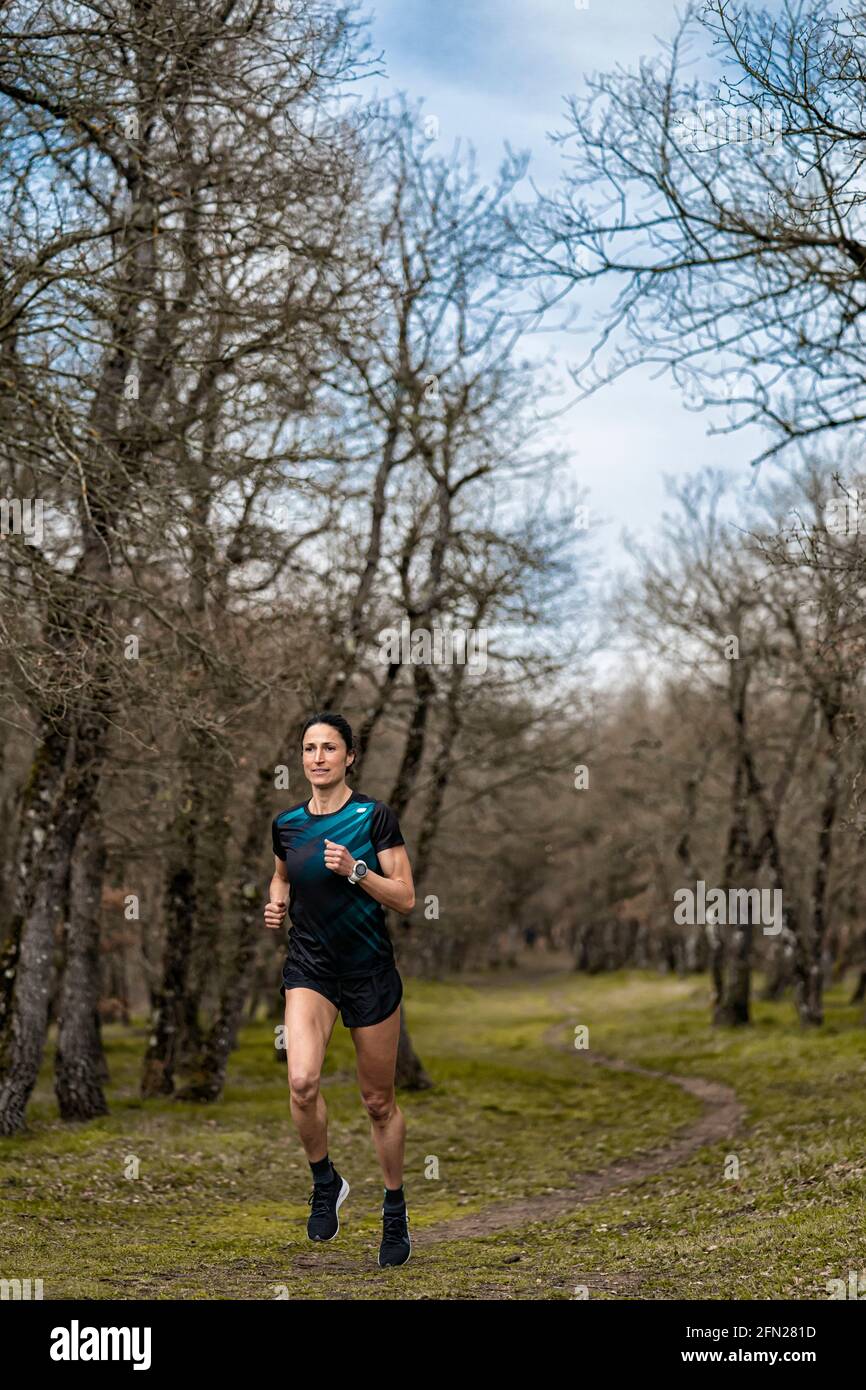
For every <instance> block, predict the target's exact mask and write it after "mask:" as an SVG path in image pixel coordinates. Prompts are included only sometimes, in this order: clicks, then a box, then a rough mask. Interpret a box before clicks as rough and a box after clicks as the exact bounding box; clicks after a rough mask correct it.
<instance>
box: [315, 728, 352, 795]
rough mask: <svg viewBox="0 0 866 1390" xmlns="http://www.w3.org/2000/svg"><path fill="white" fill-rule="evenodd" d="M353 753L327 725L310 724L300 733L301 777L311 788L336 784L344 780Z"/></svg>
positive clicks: (337, 733)
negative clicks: (301, 744) (304, 778)
mask: <svg viewBox="0 0 866 1390" xmlns="http://www.w3.org/2000/svg"><path fill="white" fill-rule="evenodd" d="M354 757H355V755H354V753H349V752H348V750H347V748H346V744H345V742H344V740H343V735H342V734H341V733H339V732H338V730H337V729H334V728H333V727H332V726H331V725H330V724H311V725H310V727H309V729H308V730H307V732H306V733H305V734H304V745H303V759H304V776H305V777H306V779H307V781H308V782H309V783H310V785H311V786H313V787H336V786H339V784H340V783H341V782H344V781H345V780H346V768H347V767H351V765H352V762H353V761H354Z"/></svg>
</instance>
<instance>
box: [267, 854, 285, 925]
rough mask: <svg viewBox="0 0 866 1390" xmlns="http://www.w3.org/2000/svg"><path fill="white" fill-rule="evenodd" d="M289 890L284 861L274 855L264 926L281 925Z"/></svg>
mask: <svg viewBox="0 0 866 1390" xmlns="http://www.w3.org/2000/svg"><path fill="white" fill-rule="evenodd" d="M289 892H290V884H289V875H288V874H287V873H286V865H285V861H284V860H282V859H278V858H277V856H276V855H274V876H273V878H272V879H271V890H270V902H269V903H268V905H267V907H266V908H265V926H266V927H272V928H276V927H281V926H282V925H283V920H284V918H285V915H286V903H287V902H288V900H289Z"/></svg>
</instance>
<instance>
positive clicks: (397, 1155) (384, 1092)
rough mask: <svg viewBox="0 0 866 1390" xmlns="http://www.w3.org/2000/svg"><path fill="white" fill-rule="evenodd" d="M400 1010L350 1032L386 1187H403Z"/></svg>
mask: <svg viewBox="0 0 866 1390" xmlns="http://www.w3.org/2000/svg"><path fill="white" fill-rule="evenodd" d="M400 1008H401V1005H400V1004H398V1005H397V1007H396V1009H395V1010H394V1012H393V1013H392V1014H391V1015H390V1017H388V1018H386V1019H383V1020H382V1022H381V1023H374V1024H371V1025H370V1027H368V1028H350V1029H349V1031H350V1033H351V1034H352V1041H353V1043H354V1044H355V1056H356V1058H357V1062H358V1083H359V1085H360V1088H361V1099H362V1100H363V1102H364V1105H365V1107H366V1110H367V1113H368V1115H369V1116H370V1129H371V1133H372V1136H373V1143H374V1145H375V1148H376V1153H377V1155H378V1158H379V1163H380V1164H381V1167H382V1172H383V1174H384V1177H385V1186H386V1187H390V1188H395V1187H401V1186H402V1185H403V1150H404V1146H405V1142H406V1121H405V1120H404V1118H403V1112H402V1110H401V1109H400V1107H399V1106H398V1104H397V1098H396V1095H395V1093H394V1074H395V1072H396V1069H397V1044H398V1042H399V1041H400Z"/></svg>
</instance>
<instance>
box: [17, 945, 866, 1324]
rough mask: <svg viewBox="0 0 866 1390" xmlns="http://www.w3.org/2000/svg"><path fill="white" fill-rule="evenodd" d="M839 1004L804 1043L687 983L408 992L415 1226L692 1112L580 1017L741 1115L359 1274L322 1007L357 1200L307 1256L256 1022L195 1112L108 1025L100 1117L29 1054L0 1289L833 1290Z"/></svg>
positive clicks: (848, 1084) (328, 1084) (628, 1142)
mask: <svg viewBox="0 0 866 1390" xmlns="http://www.w3.org/2000/svg"><path fill="white" fill-rule="evenodd" d="M845 999H846V990H845V989H844V988H843V987H836V988H834V989H833V990H831V991H830V992H829V994H828V997H827V1020H828V1021H827V1023H826V1025H825V1027H824V1028H823V1029H822V1030H819V1031H814V1032H803V1031H802V1030H801V1029H800V1028H799V1026H798V1024H797V1022H796V1020H795V1018H794V1013H793V1009H792V1006H791V1004H790V1002H789V1001H785V1002H782V1003H775V1004H763V1003H758V1004H757V1005H756V1008H755V1026H754V1027H753V1028H751V1029H741V1030H736V1031H718V1030H714V1029H712V1028H711V1027H710V1026H709V1023H708V1008H707V983H706V980H703V979H695V978H690V979H688V980H679V979H675V978H669V977H662V978H660V977H658V976H656V975H652V974H650V973H648V972H638V971H629V972H621V973H618V974H616V975H611V976H603V977H595V978H592V979H589V978H587V977H583V976H576V975H572V974H568V973H557V974H554V973H548V974H541V973H540V972H539V971H538V970H537V969H536V970H535V972H534V973H528V972H520V973H515V974H510V975H493V976H490V977H488V978H486V979H482V978H476V977H473V978H472V979H471V981H469V982H467V981H465V980H457V981H455V982H453V983H452V982H449V983H431V982H424V981H413V980H407V981H406V1007H407V1017H408V1021H409V1026H410V1030H411V1033H412V1037H413V1040H414V1042H415V1046H416V1048H417V1050H418V1052H419V1053H420V1055H421V1057H422V1059H423V1061H424V1063H425V1066H426V1067H427V1070H428V1072H429V1073H430V1075H431V1077H432V1078H433V1080H434V1081H435V1087H434V1089H432V1090H430V1091H425V1092H420V1093H405V1092H400V1093H399V1095H398V1098H399V1103H400V1106H401V1108H402V1110H403V1112H404V1114H405V1116H406V1121H407V1126H408V1137H407V1151H406V1174H405V1188H406V1193H407V1199H408V1202H409V1209H410V1218H411V1223H412V1228H413V1230H414V1231H416V1232H417V1231H420V1230H422V1229H424V1228H426V1227H431V1226H434V1225H436V1224H437V1223H439V1222H441V1221H444V1220H449V1219H451V1218H453V1217H455V1216H460V1215H463V1214H468V1213H472V1212H477V1211H481V1210H482V1209H483V1208H484V1207H485V1206H487V1205H489V1204H490V1203H491V1202H495V1201H499V1200H502V1199H509V1200H512V1201H514V1200H521V1199H531V1198H532V1197H533V1196H535V1195H537V1194H543V1193H545V1192H546V1191H548V1190H550V1189H555V1188H557V1187H561V1186H564V1185H567V1183H568V1181H569V1179H570V1178H571V1177H573V1176H574V1175H576V1174H579V1173H581V1172H585V1171H587V1170H591V1169H596V1168H599V1167H603V1166H606V1165H607V1164H609V1163H610V1162H612V1161H614V1160H617V1159H627V1158H628V1157H629V1156H631V1155H634V1154H636V1153H638V1152H640V1151H641V1150H646V1149H649V1148H652V1147H654V1146H655V1145H657V1144H659V1143H662V1142H664V1140H665V1139H666V1138H668V1137H669V1136H671V1135H672V1134H673V1133H674V1132H675V1131H677V1130H678V1129H680V1128H681V1127H682V1126H686V1125H688V1124H689V1123H691V1122H693V1121H694V1120H695V1119H696V1118H697V1117H698V1116H699V1115H700V1114H701V1113H702V1107H701V1105H700V1103H699V1102H698V1101H697V1100H696V1099H694V1098H693V1097H691V1096H688V1095H686V1094H685V1093H684V1092H683V1091H681V1090H680V1088H679V1087H677V1086H675V1085H673V1084H672V1083H670V1082H667V1081H664V1080H657V1079H654V1078H650V1077H642V1076H633V1075H630V1074H628V1073H620V1072H614V1071H609V1070H606V1069H603V1068H599V1067H593V1066H591V1065H589V1064H588V1063H587V1061H586V1059H585V1058H583V1057H582V1056H581V1054H580V1053H579V1052H577V1051H576V1050H575V1049H574V1047H573V1045H572V1043H571V1039H572V1030H573V1026H574V1024H575V1023H578V1022H581V1023H587V1024H588V1025H589V1028H590V1043H591V1047H592V1049H593V1050H596V1051H598V1052H601V1053H603V1054H606V1055H608V1056H615V1057H622V1058H625V1059H628V1060H630V1061H633V1062H638V1063H640V1064H641V1065H643V1066H646V1067H649V1068H652V1069H657V1070H662V1071H672V1072H676V1073H678V1074H680V1075H697V1076H704V1077H709V1078H713V1079H716V1080H718V1081H723V1082H726V1083H727V1084H729V1085H732V1086H733V1087H734V1088H735V1090H736V1091H737V1094H738V1096H739V1097H740V1099H741V1100H742V1101H743V1102H744V1104H745V1106H746V1112H747V1113H746V1119H745V1125H744V1129H743V1130H742V1131H741V1133H740V1134H739V1135H738V1137H737V1138H736V1139H735V1140H734V1141H733V1143H731V1144H727V1143H721V1144H716V1145H713V1146H711V1147H709V1148H705V1149H702V1150H701V1151H700V1152H699V1153H697V1154H696V1155H694V1156H693V1157H692V1158H691V1159H690V1160H689V1161H687V1162H686V1163H684V1164H682V1165H681V1166H679V1167H677V1168H676V1169H673V1170H666V1171H665V1172H663V1173H661V1174H659V1175H657V1176H655V1177H653V1178H651V1179H648V1180H646V1179H645V1180H643V1181H641V1182H640V1183H638V1184H633V1185H630V1186H623V1187H622V1188H621V1189H618V1190H617V1191H616V1192H615V1193H612V1194H610V1195H608V1196H606V1197H603V1198H601V1199H598V1200H594V1201H592V1202H591V1203H585V1204H583V1205H582V1206H580V1207H579V1209H578V1210H576V1211H574V1212H573V1213H571V1214H570V1215H568V1216H567V1217H560V1218H557V1219H555V1220H549V1221H544V1222H541V1221H537V1220H536V1221H532V1220H531V1219H530V1218H531V1215H532V1212H531V1208H530V1209H529V1210H528V1211H527V1214H526V1215H527V1219H526V1220H525V1221H524V1222H523V1223H522V1224H520V1225H519V1226H518V1227H516V1228H514V1229H511V1230H507V1231H503V1232H501V1233H498V1234H496V1235H491V1236H487V1237H484V1238H482V1239H477V1238H474V1239H460V1240H454V1239H451V1240H448V1241H442V1242H439V1243H437V1244H435V1245H431V1246H429V1247H424V1248H420V1247H419V1248H418V1249H417V1250H416V1251H415V1252H414V1253H413V1256H412V1259H411V1260H410V1262H409V1264H407V1265H406V1266H404V1267H403V1268H401V1269H397V1270H379V1269H378V1268H377V1266H376V1249H377V1245H378V1238H379V1234H380V1208H381V1198H382V1178H381V1173H380V1171H379V1168H378V1164H377V1162H376V1159H375V1155H374V1151H373V1148H372V1144H371V1141H370V1134H369V1120H368V1118H367V1115H366V1113H365V1111H364V1110H363V1107H362V1104H361V1101H360V1097H359V1095H358V1090H357V1083H356V1080H355V1074H354V1053H353V1049H352V1045H351V1039H350V1036H349V1033H348V1032H347V1031H346V1030H345V1029H344V1028H343V1027H342V1024H341V1023H340V1022H339V1021H338V1023H337V1026H336V1029H335V1031H334V1036H333V1039H332V1042H331V1047H330V1050H329V1054H328V1058H327V1062H326V1069H325V1084H324V1087H323V1092H324V1095H325V1098H326V1101H327V1105H328V1111H329V1150H330V1153H331V1155H332V1157H333V1158H334V1159H335V1161H336V1162H337V1164H338V1166H339V1168H340V1170H341V1171H342V1172H343V1173H344V1174H345V1175H346V1176H347V1177H348V1179H349V1181H350V1183H351V1186H352V1191H351V1195H350V1197H349V1199H348V1201H347V1202H346V1204H345V1205H344V1207H343V1208H342V1210H341V1230H340V1235H339V1237H338V1239H337V1240H336V1241H335V1242H333V1244H329V1245H327V1246H324V1247H319V1246H313V1245H311V1244H310V1243H309V1242H308V1241H307V1240H306V1237H305V1223H306V1218H307V1214H308V1207H307V1204H306V1198H307V1195H308V1193H309V1190H310V1174H309V1168H308V1165H307V1161H306V1158H305V1156H304V1153H303V1150H302V1148H301V1145H300V1142H299V1140H298V1139H297V1136H296V1134H295V1131H294V1127H293V1126H292V1124H291V1119H290V1115H289V1108H288V1092H287V1086H286V1077H285V1070H284V1068H283V1067H282V1066H281V1065H280V1064H279V1063H278V1061H277V1060H276V1055H275V1053H274V1048H273V1036H274V1035H273V1029H272V1025H271V1024H270V1023H267V1022H263V1023H261V1024H257V1025H254V1026H250V1027H247V1028H246V1029H245V1030H244V1032H243V1035H242V1038H241V1046H240V1048H239V1049H238V1051H237V1052H236V1053H235V1054H234V1055H233V1058H232V1063H231V1068H230V1084H229V1086H228V1087H227V1089H226V1093H225V1097H224V1099H223V1100H222V1101H221V1102H220V1103H219V1104H217V1105H213V1106H207V1105H189V1104H183V1103H181V1102H178V1101H174V1100H160V1101H148V1102H146V1103H143V1102H141V1101H140V1100H139V1098H138V1080H139V1073H140V1062H141V1056H142V1052H143V1048H144V1045H145V1039H146V1029H145V1027H144V1024H143V1023H142V1026H140V1027H135V1028H131V1029H125V1028H123V1027H122V1026H121V1025H111V1026H109V1027H107V1028H106V1029H105V1030H104V1033H105V1044H106V1051H107V1056H108V1062H109V1066H110V1069H111V1081H110V1083H109V1085H108V1088H107V1093H108V1098H109V1104H110V1106H111V1114H110V1115H109V1116H106V1117H104V1118H102V1119H100V1120H94V1121H90V1122H88V1123H86V1124H78V1125H65V1124H63V1123H61V1122H60V1121H59V1120H58V1119H57V1116H56V1106H55V1103H54V1097H53V1090H52V1072H51V1059H50V1057H48V1058H46V1063H45V1066H44V1068H43V1071H42V1075H41V1077H40V1083H39V1087H38V1089H37V1092H36V1095H35V1097H34V1100H33V1103H32V1105H31V1107H30V1111H29V1113H28V1124H29V1129H28V1132H27V1133H26V1134H24V1135H22V1136H21V1137H18V1138H15V1139H3V1140H0V1193H2V1201H0V1252H2V1255H0V1277H3V1278H15V1277H18V1278H28V1277H29V1278H42V1280H43V1285H44V1296H45V1298H46V1299H49V1298H95V1299H98V1298H117V1297H121V1298H123V1297H145V1298H172V1299H176V1298H193V1299H212V1298H218V1299H219V1298H227V1299H236V1298H256V1299H262V1298H269V1299H270V1298H275V1297H278V1296H280V1295H282V1296H285V1295H288V1297H290V1298H335V1297H336V1298H422V1299H423V1298H449V1299H472V1298H485V1297H494V1298H543V1299H550V1298H574V1297H575V1296H576V1290H579V1289H580V1288H581V1286H585V1287H586V1288H588V1289H589V1290H590V1296H591V1297H593V1298H598V1297H601V1298H616V1297H622V1296H630V1297H638V1298H647V1299H667V1298H699V1299H727V1298H735V1299H755V1298H806V1299H808V1298H826V1297H827V1292H826V1281H827V1280H828V1279H829V1278H843V1279H845V1278H847V1272H848V1270H849V1269H856V1270H861V1269H863V1270H866V1231H864V1227H863V1222H862V1182H863V1176H864V1172H866V1156H864V1155H866V1143H864V1140H866V1088H864V1086H863V1080H864V1074H866V1048H864V1032H863V1027H862V1022H861V1017H860V1010H859V1009H857V1008H851V1007H849V1006H847V1005H846V1003H845ZM557 1042H558V1043H559V1044H560V1045H559V1046H557V1045H556V1044H557ZM562 1044H565V1046H562ZM52 1045H53V1042H52ZM729 1153H732V1154H733V1155H735V1156H736V1158H737V1160H738V1162H739V1176H738V1178H737V1180H735V1181H732V1180H730V1179H726V1178H725V1176H724V1165H725V1159H726V1156H727V1155H728V1154H729ZM864 1292H866V1279H864Z"/></svg>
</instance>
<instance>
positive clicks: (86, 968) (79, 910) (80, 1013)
mask: <svg viewBox="0 0 866 1390" xmlns="http://www.w3.org/2000/svg"><path fill="white" fill-rule="evenodd" d="M105 857H106V856H105V844H104V841H103V837H102V827H101V824H100V821H99V818H98V815H97V814H94V815H91V816H90V817H89V818H88V820H87V823H86V824H85V825H84V826H83V827H82V830H81V833H80V834H79V837H78V843H77V846H76V854H75V859H74V862H73V865H72V873H71V877H70V891H69V923H68V927H67V936H66V965H65V970H64V974H63V983H62V987H61V995H60V1023H59V1029H58V1037H57V1052H56V1056H55V1062H54V1065H55V1077H54V1091H55V1094H56V1096H57V1102H58V1105H59V1106H60V1114H61V1117H62V1118H63V1119H64V1120H90V1119H93V1117H94V1115H106V1114H108V1105H107V1104H106V1100H105V1094H104V1092H103V1089H102V1079H103V1077H104V1076H105V1072H106V1070H107V1068H106V1063H105V1057H104V1053H103V1050H102V1041H101V1036H100V1029H99V936H100V931H99V928H100V906H101V899H102V879H103V874H104V870H105Z"/></svg>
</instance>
